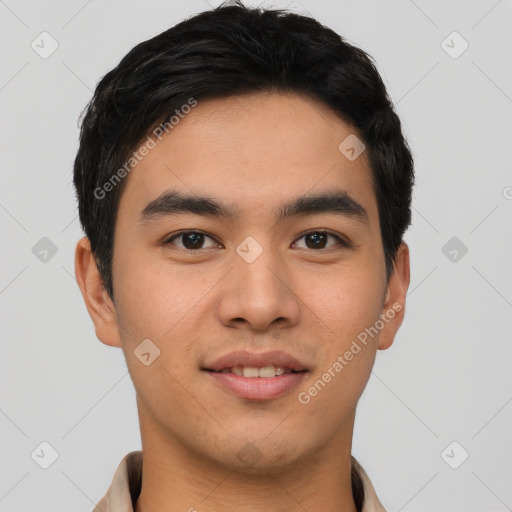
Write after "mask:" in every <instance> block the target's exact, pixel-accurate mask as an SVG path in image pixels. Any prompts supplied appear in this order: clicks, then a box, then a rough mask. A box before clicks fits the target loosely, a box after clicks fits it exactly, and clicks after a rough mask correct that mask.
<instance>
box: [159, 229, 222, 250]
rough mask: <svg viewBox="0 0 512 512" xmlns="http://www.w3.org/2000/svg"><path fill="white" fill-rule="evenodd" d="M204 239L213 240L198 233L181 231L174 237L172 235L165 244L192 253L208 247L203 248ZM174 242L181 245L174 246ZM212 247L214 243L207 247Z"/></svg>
mask: <svg viewBox="0 0 512 512" xmlns="http://www.w3.org/2000/svg"><path fill="white" fill-rule="evenodd" d="M205 239H210V240H213V239H212V238H211V237H210V236H208V235H205V234H204V233H201V232H199V231H181V232H180V233H177V234H176V235H173V236H172V237H171V238H169V239H168V240H167V241H166V242H165V244H166V245H167V244H172V245H176V246H177V247H179V248H180V249H184V250H190V251H193V250H200V249H207V248H208V247H204V246H203V244H204V242H205ZM174 240H178V241H179V242H181V245H180V244H175V243H174ZM214 246H215V242H214V243H213V245H210V246H209V247H214Z"/></svg>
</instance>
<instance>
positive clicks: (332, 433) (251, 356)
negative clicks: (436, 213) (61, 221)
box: [74, 2, 414, 512]
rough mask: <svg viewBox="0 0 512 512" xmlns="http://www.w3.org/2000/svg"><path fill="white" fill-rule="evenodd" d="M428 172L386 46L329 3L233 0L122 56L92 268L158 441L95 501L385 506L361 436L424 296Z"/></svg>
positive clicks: (102, 327)
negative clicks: (373, 54) (368, 390)
mask: <svg viewBox="0 0 512 512" xmlns="http://www.w3.org/2000/svg"><path fill="white" fill-rule="evenodd" d="M413 181H414V173H413V159H412V156H411V152H410V150H409V147H408V145H407V142H406V140H405V139H404V137H403V135H402V132H401V125H400V121H399V119H398V117H397V116H396V114H395V112H394V110H393V107H392V104H391V101H390V99H389V97H388V95H387V92H386V89H385V87H384V85H383V83H382V80H381V78H380V76H379V74H378V72H377V70H376V68H375V66H374V64H373V63H372V61H371V58H370V57H369V56H368V55H367V54H366V53H364V52H363V51H362V50H360V49H358V48H355V47H353V46H351V45H349V44H347V43H346V42H345V41H344V40H343V39H342V38H341V37H340V36H339V35H337V34H335V33H334V32H333V31H331V30H330V29H328V28H326V27H324V26H322V25H321V24H319V23H318V22H317V21H316V20H314V19H311V18H308V17H303V16H299V15H296V14H292V13H286V12H285V11H273V10H256V9H248V8H245V7H244V6H243V5H242V4H240V3H238V2H237V3H235V4H227V5H226V4H223V5H222V6H221V7H220V8H217V9H215V10H212V11H207V12H204V13H201V14H199V15H197V16H194V17H192V18H190V19H188V20H186V21H184V22H182V23H180V24H178V25H176V26H175V27H173V28H171V29H169V30H167V31H165V32H163V33H162V34H160V35H158V36H156V37H154V38H153V39H151V40H149V41H146V42H143V43H141V44H139V45H138V46H136V47H135V48H134V49H132V50H131V51H130V52H129V53H128V54H127V55H126V56H125V57H124V58H123V60H122V61H121V62H120V63H119V65H118V66H117V67H116V68H115V69H113V70H112V71H110V72H109V73H107V74H106V75H105V76H104V77H103V79H102V80H101V81H100V83H99V84H98V86H97V88H96V91H95V94H94V97H93V99H92V100H91V103H90V104H89V106H88V108H87V111H86V113H85V116H84V118H83V122H82V128H81V135H80V148H79V151H78V154H77V157H76V161H75V167H74V183H75V186H76V190H77V196H78V203H79V213H80V220H81V222H82V225H83V227H84V231H85V233H86V235H87V237H84V238H82V239H81V240H80V241H79V242H78V245H77V248H76V259H75V268H76V277H77V281H78V284H79V286H80V289H81V292H82V294H83V297H84V301H85V304H86V306H87V309H88V311H89V314H90V315H91V318H92V320H93V322H94V325H95V329H96V335H97V337H98V338H99V339H100V340H101V341H102V342H103V343H105V344H106V345H111V346H115V347H119V348H122V350H123V352H124V355H125V358H126V363H127V366H128V369H129V372H130V375H131V378H132V380H133V383H134V386H135V389H136V392H137V407H138V413H139V420H140V428H141V437H142V452H140V451H136V452H131V453H129V454H128V455H127V456H126V457H125V458H124V459H123V460H122V462H121V464H120V465H119V467H118V469H117V471H116V473H115V475H114V478H113V481H112V485H111V487H110V489H109V490H108V492H107V494H106V495H105V496H104V497H103V498H102V500H101V501H100V502H99V503H98V505H97V507H96V508H95V511H96V512H100V511H101V512H107V511H111V512H114V511H115V512H132V511H135V512H150V511H157V510H158V511H159V512H177V511H189V512H192V511H196V510H197V511H200V512H213V511H216V512H221V511H222V512H230V511H234V510H236V511H238V512H255V511H262V510H264V511H266V512H285V511H287V512H288V511H305V510H307V511H310V512H313V511H322V512H334V511H336V512H339V511H345V512H354V511H365V512H374V511H382V510H384V508H383V507H382V505H381V504H380V502H379V500H378V498H377V496H376V493H375V490H374V488H373V486H372V484H371V482H370V480H369V478H368V476H367V474H366V473H365V472H364V470H363V468H362V467H361V466H360V465H359V464H358V463H357V461H356V459H355V458H354V457H352V456H351V446H352V435H353V426H354V419H355V412H356V406H357V403H358V400H359V398H360V396H361V394H362V392H363V390H364V388H365V386H366V383H367V381H368V379H369V376H370V373H371V369H372V366H373V363H374V360H375V355H376V351H377V349H381V350H384V349H387V348H388V347H389V346H390V345H391V344H392V343H393V339H394V336H395V334H396V332H397V330H398V329H399V327H400V325H401V322H402V319H403V315H404V307H405V296H406V292H407V288H408V285H409V254H408V247H407V245H406V244H405V243H404V242H403V240H402V237H403V234H404V232H405V230H406V229H407V227H408V226H409V224H410V218H411V212H410V203H411V189H412V186H413Z"/></svg>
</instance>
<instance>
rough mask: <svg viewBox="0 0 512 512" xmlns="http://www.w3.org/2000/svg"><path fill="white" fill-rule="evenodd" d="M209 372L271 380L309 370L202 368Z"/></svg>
mask: <svg viewBox="0 0 512 512" xmlns="http://www.w3.org/2000/svg"><path fill="white" fill-rule="evenodd" d="M201 369H202V370H204V371H207V372H213V373H229V374H232V375H238V376H239V377H245V378H250V379H251V378H263V379H269V378H274V377H279V376H280V375H287V374H290V373H304V372H307V370H300V371H297V370H293V369H292V368H285V367H283V366H274V365H269V366H263V367H261V368H258V367H257V366H232V367H231V368H229V367H226V368H222V370H211V369H209V368H201Z"/></svg>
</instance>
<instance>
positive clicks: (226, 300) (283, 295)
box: [218, 249, 301, 331]
mask: <svg viewBox="0 0 512 512" xmlns="http://www.w3.org/2000/svg"><path fill="white" fill-rule="evenodd" d="M293 287H294V286H293V278H292V276H291V273H290V269H289V268H286V265H285V262H283V261H279V259H278V258H277V257H276V256H275V255H273V254H272V253H271V250H270V249H265V250H264V251H263V252H262V253H261V254H260V255H259V256H258V257H257V258H256V259H255V260H254V261H250V260H245V259H244V258H243V257H241V256H239V255H238V254H237V255H236V256H235V257H234V268H233V269H232V270H231V272H229V277H228V279H226V280H225V282H224V283H223V287H222V289H221V298H220V301H219V302H218V315H219V318H220V321H221V322H222V323H223V324H224V325H226V326H228V327H232V328H233V327H235V328H245V329H248V330H253V331H265V330H268V329H270V328H276V327H277V326H280V327H281V328H285V327H291V326H293V325H296V324H297V323H298V321H299V316H300V311H301V310H300V303H301V301H300V299H299V297H298V296H297V295H296V293H295V291H294V290H293Z"/></svg>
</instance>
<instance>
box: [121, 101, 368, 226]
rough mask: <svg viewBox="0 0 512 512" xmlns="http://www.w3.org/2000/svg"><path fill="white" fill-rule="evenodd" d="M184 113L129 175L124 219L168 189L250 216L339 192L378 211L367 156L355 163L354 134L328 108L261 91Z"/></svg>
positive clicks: (204, 103)
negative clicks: (295, 199)
mask: <svg viewBox="0 0 512 512" xmlns="http://www.w3.org/2000/svg"><path fill="white" fill-rule="evenodd" d="M184 112H188V113H184ZM180 114H181V115H179V116H176V117H175V118H174V120H173V125H172V128H170V129H169V133H165V132H164V134H163V135H160V139H159V138H157V137H156V136H154V135H152V140H153V142H154V143H155V144H154V145H153V144H152V146H153V147H152V148H151V149H149V150H148V151H147V152H146V154H145V156H143V157H142V158H141V159H140V161H139V162H138V163H137V165H136V166H135V167H133V170H131V172H130V173H129V175H128V176H127V178H126V179H127V180H128V182H127V183H126V186H125V190H124V191H123V194H122V195H121V200H120V204H119V214H120V215H125V214H127V215H131V216H134V217H135V216H137V215H139V214H140V212H141V211H142V210H143V209H144V207H145V205H147V203H148V202H149V201H151V200H154V199H155V198H157V197H158V196H159V195H161V194H162V192H164V191H165V190H167V189H171V188H172V189H174V190H180V191H182V192H183V193H186V194H189V195H190V194H197V195H201V196H204V195H208V196H210V197H215V198H218V199H219V201H221V202H223V203H225V204H237V205H238V207H237V208H236V211H237V212H238V213H240V214H241V215H243V214H245V215H250V216H253V217H254V216H255V215H263V212H264V211H268V212H270V211H275V206H276V205H277V204H279V203H280V202H284V201H286V200H288V199H289V198H291V197H296V196H299V195H304V194H306V193H316V192H325V191H326V190H328V189H330V188H335V189H340V188H341V189H343V190H346V191H347V192H348V193H349V194H350V195H351V196H353V197H354V196H356V197H357V198H358V201H359V202H361V203H364V204H365V208H366V209H367V210H368V213H369V216H372V215H376V214H377V212H376V204H375V201H374V199H375V198H374V193H373V187H372V185H371V174H370V169H369V166H368V164H367V160H366V154H365V152H363V153H362V154H361V155H360V156H359V157H358V158H355V159H353V158H348V157H347V155H348V156H349V157H350V156H351V154H350V153H346V151H345V150H346V147H347V144H348V145H349V146H350V145H352V146H353V145H354V144H353V141H354V140H355V141H357V140H358V139H357V138H356V137H357V133H356V131H355V129H354V128H353V127H351V126H350V125H348V124H347V123H345V122H344V121H342V120H341V118H340V117H338V116H337V115H336V114H335V113H334V112H332V111H331V110H330V109H329V108H328V107H327V106H325V105H324V104H323V103H321V102H318V101H316V100H314V99H311V98H309V97H307V96H303V95H299V94H295V93H286V94H283V93H279V94H278V93H258V94H251V95H244V96H234V97H228V98H222V99H211V100H204V101H198V102H197V105H196V106H194V107H193V108H187V109H184V110H183V111H182V112H180ZM344 141H348V143H345V142H344ZM340 144H341V150H340ZM356 144H357V142H356ZM143 145H144V141H143V143H142V144H141V146H140V147H139V148H141V147H142V146H143ZM358 149H360V148H357V147H356V150H358ZM352 154H353V153H352Z"/></svg>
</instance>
